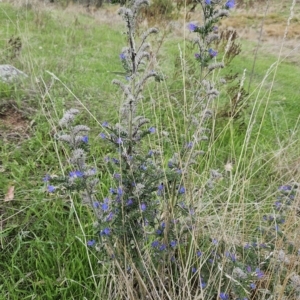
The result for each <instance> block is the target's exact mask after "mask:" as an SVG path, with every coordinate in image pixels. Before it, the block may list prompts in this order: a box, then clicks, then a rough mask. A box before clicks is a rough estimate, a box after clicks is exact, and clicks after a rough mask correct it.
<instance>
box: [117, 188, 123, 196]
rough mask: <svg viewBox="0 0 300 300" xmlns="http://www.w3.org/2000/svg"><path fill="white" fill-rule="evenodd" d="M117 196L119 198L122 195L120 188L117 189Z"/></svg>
mask: <svg viewBox="0 0 300 300" xmlns="http://www.w3.org/2000/svg"><path fill="white" fill-rule="evenodd" d="M117 194H118V195H119V196H122V195H123V190H122V188H121V187H118V188H117Z"/></svg>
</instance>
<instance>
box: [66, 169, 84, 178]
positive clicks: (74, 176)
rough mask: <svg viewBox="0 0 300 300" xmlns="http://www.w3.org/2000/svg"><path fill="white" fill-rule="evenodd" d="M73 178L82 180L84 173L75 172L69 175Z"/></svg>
mask: <svg viewBox="0 0 300 300" xmlns="http://www.w3.org/2000/svg"><path fill="white" fill-rule="evenodd" d="M69 175H70V177H71V178H80V177H83V173H82V172H81V171H73V172H70V173H69Z"/></svg>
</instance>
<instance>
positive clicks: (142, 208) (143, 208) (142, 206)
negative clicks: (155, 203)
mask: <svg viewBox="0 0 300 300" xmlns="http://www.w3.org/2000/svg"><path fill="white" fill-rule="evenodd" d="M146 209H147V206H146V204H145V203H142V204H141V210H142V211H145V210H146Z"/></svg>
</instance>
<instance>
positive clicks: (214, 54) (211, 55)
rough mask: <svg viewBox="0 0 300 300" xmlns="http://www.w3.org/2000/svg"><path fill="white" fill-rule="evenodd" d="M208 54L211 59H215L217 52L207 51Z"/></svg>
mask: <svg viewBox="0 0 300 300" xmlns="http://www.w3.org/2000/svg"><path fill="white" fill-rule="evenodd" d="M208 54H209V55H210V57H211V58H213V57H216V56H217V55H218V51H215V50H213V49H211V48H210V49H208Z"/></svg>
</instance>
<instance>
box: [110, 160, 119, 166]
mask: <svg viewBox="0 0 300 300" xmlns="http://www.w3.org/2000/svg"><path fill="white" fill-rule="evenodd" d="M111 160H112V161H113V163H115V164H116V165H118V164H119V160H118V159H116V158H112V159H111Z"/></svg>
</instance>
